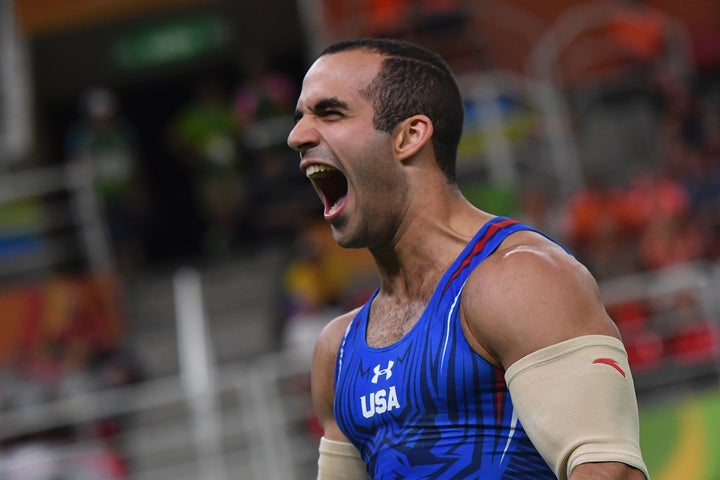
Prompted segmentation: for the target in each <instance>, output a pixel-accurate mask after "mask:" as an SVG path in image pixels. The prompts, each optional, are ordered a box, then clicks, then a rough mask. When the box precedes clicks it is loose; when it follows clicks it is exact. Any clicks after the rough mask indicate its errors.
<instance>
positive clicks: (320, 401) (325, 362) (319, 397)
mask: <svg viewBox="0 0 720 480" xmlns="http://www.w3.org/2000/svg"><path fill="white" fill-rule="evenodd" d="M354 316H355V312H350V313H347V314H345V315H342V316H340V317H338V318H336V319H335V320H333V321H332V322H330V323H328V324H327V325H326V326H325V328H324V329H323V330H322V333H321V334H320V336H319V337H318V339H317V342H316V343H315V349H314V351H313V360H312V371H311V375H310V380H311V392H312V401H313V407H314V409H315V414H316V415H317V418H318V421H319V422H320V424H321V425H322V427H323V432H324V436H325V438H327V439H328V440H335V441H340V442H347V441H348V440H347V438H345V436H344V435H343V434H342V432H340V429H339V428H338V426H337V423H336V422H335V416H334V413H333V403H334V400H335V386H334V379H335V362H336V360H337V354H338V350H339V348H340V342H341V341H342V338H343V335H344V333H345V329H346V328H347V325H348V324H349V323H350V322H351V321H352V319H353V317H354Z"/></svg>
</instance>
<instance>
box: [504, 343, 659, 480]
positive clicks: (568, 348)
mask: <svg viewBox="0 0 720 480" xmlns="http://www.w3.org/2000/svg"><path fill="white" fill-rule="evenodd" d="M505 380H506V382H507V385H508V389H509V390H510V395H511V397H512V400H513V405H514V406H515V409H516V411H517V415H518V418H519V419H520V423H521V424H522V425H523V427H524V428H525V431H526V432H527V434H528V436H529V437H530V440H531V441H532V442H533V444H534V445H535V447H536V448H537V449H538V451H539V452H540V454H541V455H542V457H543V458H544V459H545V461H546V462H547V463H548V465H550V467H551V468H552V469H553V471H554V472H555V475H557V477H558V478H559V479H560V480H564V479H567V478H568V477H569V476H570V473H571V472H572V470H573V469H574V468H575V467H576V466H578V465H580V464H582V463H588V462H621V463H625V464H627V465H630V466H632V467H635V468H637V469H639V470H640V471H642V472H643V474H644V475H645V477H646V478H648V479H649V478H650V476H649V475H648V471H647V468H646V467H645V464H644V462H643V459H642V455H641V453H640V442H639V430H640V428H639V421H638V410H637V400H636V398H635V388H634V385H633V380H632V376H631V374H630V367H629V365H628V360H627V353H626V351H625V348H624V346H623V344H622V342H621V341H620V340H618V339H616V338H613V337H610V336H605V335H587V336H582V337H577V338H573V339H571V340H567V341H564V342H561V343H558V344H555V345H551V346H549V347H546V348H543V349H540V350H538V351H536V352H533V353H531V354H530V355H527V356H526V357H524V358H521V359H520V360H518V361H517V362H516V363H514V364H513V365H511V366H510V368H508V369H507V371H506V372H505Z"/></svg>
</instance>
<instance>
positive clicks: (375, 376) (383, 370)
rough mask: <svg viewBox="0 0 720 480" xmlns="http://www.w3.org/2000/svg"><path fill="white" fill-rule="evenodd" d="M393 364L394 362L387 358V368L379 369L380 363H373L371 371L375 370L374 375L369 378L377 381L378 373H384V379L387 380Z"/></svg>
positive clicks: (390, 375)
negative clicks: (373, 366)
mask: <svg viewBox="0 0 720 480" xmlns="http://www.w3.org/2000/svg"><path fill="white" fill-rule="evenodd" d="M393 365H395V362H393V361H392V360H388V366H387V368H383V369H380V364H379V363H378V364H377V365H375V368H374V369H373V372H375V375H373V378H372V380H371V382H372V383H377V382H378V377H380V375H385V380H389V379H390V377H392V367H393Z"/></svg>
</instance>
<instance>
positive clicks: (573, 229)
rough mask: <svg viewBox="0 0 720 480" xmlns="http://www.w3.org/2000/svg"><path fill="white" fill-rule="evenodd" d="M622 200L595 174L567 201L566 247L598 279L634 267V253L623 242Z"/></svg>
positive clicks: (628, 244) (618, 194) (626, 271)
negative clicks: (567, 244)
mask: <svg viewBox="0 0 720 480" xmlns="http://www.w3.org/2000/svg"><path fill="white" fill-rule="evenodd" d="M621 200H622V196H621V194H620V193H619V192H618V191H617V190H616V189H615V188H613V187H611V186H610V184H609V183H608V181H607V180H605V179H604V178H601V177H594V178H592V179H590V180H589V181H588V183H587V184H586V186H585V187H584V188H582V189H580V190H578V191H577V192H575V193H574V194H573V195H572V197H571V198H570V200H569V202H568V206H567V213H566V215H567V229H568V232H567V238H568V241H569V243H570V245H569V246H570V248H571V250H573V252H574V253H575V254H576V255H577V256H578V257H579V258H582V259H583V260H584V261H585V263H586V264H587V265H588V268H589V269H590V270H591V271H592V272H593V273H594V274H595V275H596V276H597V277H598V278H600V279H602V278H607V277H609V276H614V275H620V274H624V273H628V272H630V271H633V270H634V269H635V265H634V263H635V255H636V254H635V252H634V249H633V246H632V245H631V244H630V243H629V242H627V241H626V240H627V238H626V234H627V232H626V230H625V225H624V221H623V218H622V213H621Z"/></svg>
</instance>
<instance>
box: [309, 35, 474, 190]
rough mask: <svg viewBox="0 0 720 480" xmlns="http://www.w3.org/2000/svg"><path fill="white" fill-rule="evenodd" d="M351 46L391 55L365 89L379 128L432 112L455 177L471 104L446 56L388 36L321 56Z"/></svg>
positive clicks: (440, 153)
mask: <svg viewBox="0 0 720 480" xmlns="http://www.w3.org/2000/svg"><path fill="white" fill-rule="evenodd" d="M350 50H366V51H369V52H374V53H379V54H380V55H383V56H385V57H386V58H385V59H384V60H383V62H382V64H381V66H380V71H379V72H378V74H377V76H376V77H375V78H374V79H373V80H372V81H371V82H370V84H369V85H368V86H367V87H366V88H365V89H364V90H363V92H362V93H363V94H364V95H365V96H366V97H367V98H368V100H370V102H371V103H372V104H373V108H374V110H375V115H374V117H373V123H374V125H375V128H376V129H378V130H380V131H383V132H391V131H392V129H393V128H395V126H396V125H397V124H398V123H400V122H401V121H403V120H405V119H406V118H408V117H411V116H412V115H417V114H423V115H427V116H428V117H429V118H430V120H432V122H433V128H434V133H433V136H432V146H433V150H434V151H435V158H436V161H437V163H438V166H439V167H440V170H442V172H443V173H444V174H445V176H446V177H447V179H448V180H449V181H451V182H454V181H455V180H456V178H455V177H456V172H455V164H456V160H457V149H458V144H459V143H460V137H461V136H462V128H463V122H464V117H465V110H464V107H463V101H462V97H461V95H460V90H459V89H458V86H457V83H456V82H455V77H454V76H453V73H452V71H451V70H450V67H449V66H448V65H447V63H446V62H445V60H443V59H442V57H440V55H438V54H436V53H434V52H431V51H429V50H427V49H425V48H423V47H421V46H419V45H416V44H414V43H410V42H407V41H404V40H396V39H386V38H358V39H351V40H343V41H341V42H338V43H335V44H333V45H330V46H329V47H327V48H326V49H325V50H323V51H322V52H321V54H320V56H323V55H331V54H334V53H339V52H344V51H350Z"/></svg>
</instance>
